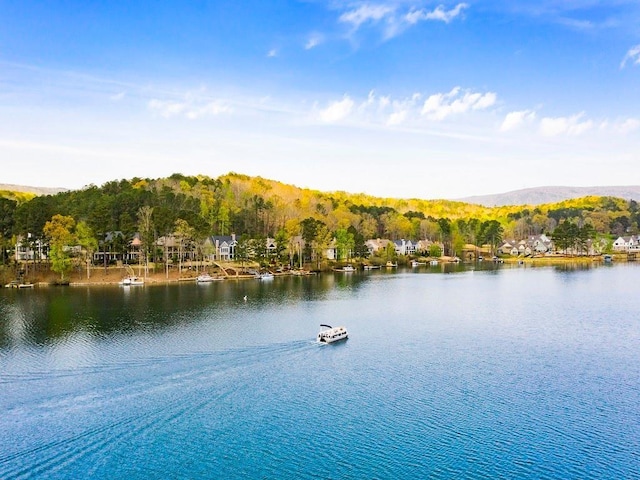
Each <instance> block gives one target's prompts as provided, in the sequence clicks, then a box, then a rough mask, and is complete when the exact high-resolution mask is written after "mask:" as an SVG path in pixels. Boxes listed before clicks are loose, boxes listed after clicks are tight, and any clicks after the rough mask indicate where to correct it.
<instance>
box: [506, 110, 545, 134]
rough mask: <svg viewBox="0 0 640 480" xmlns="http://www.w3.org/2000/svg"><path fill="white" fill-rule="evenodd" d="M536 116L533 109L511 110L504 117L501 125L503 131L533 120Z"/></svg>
mask: <svg viewBox="0 0 640 480" xmlns="http://www.w3.org/2000/svg"><path fill="white" fill-rule="evenodd" d="M535 118H536V112H534V111H532V110H520V111H517V112H509V113H507V115H506V116H505V117H504V121H503V122H502V125H501V126H500V131H501V132H508V131H510V130H515V129H517V128H519V127H520V126H522V125H523V124H525V123H528V122H531V121H533V120H534V119H535Z"/></svg>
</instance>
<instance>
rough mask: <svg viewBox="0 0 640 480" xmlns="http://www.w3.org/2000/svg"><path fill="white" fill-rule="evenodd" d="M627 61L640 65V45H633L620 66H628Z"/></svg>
mask: <svg viewBox="0 0 640 480" xmlns="http://www.w3.org/2000/svg"><path fill="white" fill-rule="evenodd" d="M627 62H630V63H632V64H634V65H640V45H636V46H635V47H631V48H630V49H629V51H628V52H627V54H626V55H625V56H624V58H623V59H622V62H621V63H620V68H624V67H626V66H627Z"/></svg>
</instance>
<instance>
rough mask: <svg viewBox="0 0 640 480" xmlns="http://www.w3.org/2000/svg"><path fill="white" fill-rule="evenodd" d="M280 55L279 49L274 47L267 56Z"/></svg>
mask: <svg viewBox="0 0 640 480" xmlns="http://www.w3.org/2000/svg"><path fill="white" fill-rule="evenodd" d="M277 56H278V50H276V49H275V48H272V49H271V50H269V51H268V52H267V57H269V58H273V57H277Z"/></svg>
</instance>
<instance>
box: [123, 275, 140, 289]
mask: <svg viewBox="0 0 640 480" xmlns="http://www.w3.org/2000/svg"><path fill="white" fill-rule="evenodd" d="M120 285H122V286H123V287H132V286H135V285H144V280H143V279H142V278H140V277H125V278H123V279H122V281H121V282H120Z"/></svg>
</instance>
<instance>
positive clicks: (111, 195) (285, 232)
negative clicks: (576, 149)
mask: <svg viewBox="0 0 640 480" xmlns="http://www.w3.org/2000/svg"><path fill="white" fill-rule="evenodd" d="M1 194H2V193H1V192H0V195H1ZM427 194H428V192H425V196H426V195H427ZM56 215H59V216H62V217H68V218H70V219H71V220H72V221H73V222H72V224H71V223H69V221H67V220H65V221H66V222H67V223H66V224H65V225H66V228H67V229H68V230H69V232H71V233H72V234H73V235H75V237H74V238H75V239H76V240H77V242H78V245H80V244H82V243H84V244H87V243H88V244H89V247H91V245H93V243H92V242H91V241H90V240H89V239H93V240H95V242H97V243H98V244H104V242H105V238H106V236H107V234H108V233H109V232H122V236H116V237H112V238H113V240H112V241H113V242H114V243H118V242H119V243H120V244H121V245H115V244H114V245H112V247H113V248H125V247H126V244H127V243H128V242H130V241H131V239H132V238H133V236H134V234H138V235H139V236H140V237H141V239H142V242H143V245H144V250H145V252H144V254H145V256H149V257H150V256H152V255H154V251H153V248H152V245H153V243H154V241H155V240H157V239H158V238H161V237H164V236H167V235H173V234H177V235H178V236H179V237H180V238H185V239H190V240H191V241H192V242H193V243H195V244H198V243H202V241H203V240H204V239H205V238H206V237H209V236H213V235H229V234H231V233H236V234H237V235H238V236H239V237H240V236H242V237H243V239H245V240H246V239H263V238H264V239H266V238H268V237H269V238H275V239H276V240H277V242H276V243H277V244H278V245H282V246H285V245H286V246H291V244H290V242H291V239H292V238H294V237H298V236H299V237H302V238H303V239H304V249H303V251H301V252H299V255H300V256H301V257H302V259H303V260H305V261H310V260H312V257H313V256H314V251H316V252H317V251H318V250H319V249H320V248H321V247H322V246H324V245H328V243H329V242H331V241H332V240H334V241H335V242H336V245H337V251H338V255H339V256H340V257H342V258H344V257H346V256H347V255H353V256H364V255H366V248H365V246H364V242H365V241H366V240H367V239H370V238H389V239H412V240H417V239H431V240H433V241H438V242H440V243H442V244H443V245H444V247H445V252H444V253H445V254H450V255H454V254H459V253H460V252H461V250H462V248H463V247H464V246H465V245H466V244H472V245H484V244H490V245H492V246H494V247H495V246H498V245H499V243H500V242H502V241H503V240H504V239H507V238H508V239H512V238H513V239H522V238H526V237H527V236H529V235H536V234H540V233H547V234H553V232H556V231H557V232H558V234H557V235H555V236H554V238H557V241H558V242H559V245H560V248H562V247H563V246H564V245H565V240H563V238H564V237H567V238H570V240H566V242H569V244H571V245H569V244H567V246H566V247H565V248H569V247H570V246H576V245H578V246H579V245H580V242H584V237H585V235H588V236H596V235H601V236H609V237H611V236H615V235H624V234H630V233H637V231H638V225H639V224H640V208H639V206H638V203H637V202H635V201H633V200H631V201H626V200H624V199H619V198H612V197H584V198H581V199H575V200H567V201H564V202H559V203H554V204H548V205H540V206H536V207H530V206H507V207H493V208H489V207H483V206H480V205H473V204H467V203H462V202H455V201H448V200H420V199H385V198H379V197H373V196H368V195H364V194H349V193H346V192H330V193H327V192H320V191H315V190H310V189H301V188H297V187H295V186H292V185H287V184H283V183H280V182H277V181H273V180H267V179H264V178H261V177H249V176H246V175H241V174H236V173H230V174H227V175H223V176H221V177H218V178H210V177H206V176H185V175H182V174H179V173H176V174H174V175H171V176H170V177H167V178H161V179H144V178H133V179H130V180H114V181H111V182H107V183H105V184H104V185H102V186H95V185H90V186H88V187H86V188H83V189H80V190H74V191H69V192H63V193H58V194H56V195H43V196H36V197H32V198H30V197H28V196H27V197H25V196H23V197H20V198H17V197H15V196H14V197H13V198H11V196H10V195H3V196H2V197H0V243H1V247H2V263H3V264H6V263H7V262H8V261H9V259H10V254H11V253H10V252H11V249H12V248H13V247H14V246H15V241H16V238H17V236H21V237H23V238H28V239H29V241H31V242H37V241H45V240H49V241H51V240H53V239H54V238H55V231H56V230H55V229H54V226H52V225H51V222H52V221H53V218H54V216H56ZM57 221H58V222H60V221H61V220H60V218H58V219H57ZM48 223H49V227H47V224H48ZM571 225H573V226H575V227H571ZM58 226H59V225H58ZM52 229H53V230H52ZM575 229H577V231H578V232H579V234H574V232H575ZM563 236H564V237H563ZM66 240H70V239H69V238H67V239H66ZM54 243H55V242H54ZM51 248H52V249H53V244H52V246H51ZM56 248H57V247H56ZM95 248H98V247H95ZM279 248H280V247H279ZM281 248H282V249H283V250H282V252H280V253H281V255H284V252H285V250H286V247H281ZM52 253H53V255H57V254H59V253H60V252H52ZM288 254H291V252H288Z"/></svg>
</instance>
